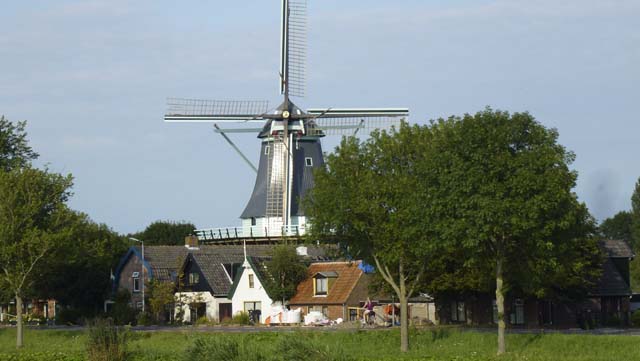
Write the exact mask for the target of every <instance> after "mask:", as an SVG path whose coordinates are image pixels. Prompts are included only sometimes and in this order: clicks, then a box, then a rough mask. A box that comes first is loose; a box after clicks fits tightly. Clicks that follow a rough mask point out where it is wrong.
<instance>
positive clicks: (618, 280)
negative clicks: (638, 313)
mask: <svg viewBox="0 0 640 361" xmlns="http://www.w3.org/2000/svg"><path fill="white" fill-rule="evenodd" d="M593 295H594V296H630V295H631V287H630V286H629V285H628V284H627V281H626V280H625V279H624V277H623V276H622V274H621V273H620V271H618V268H617V267H616V265H615V264H614V262H613V260H612V259H611V258H607V259H606V260H605V262H604V264H603V265H602V276H601V277H600V281H599V282H598V286H597V288H596V291H595V292H594V293H593Z"/></svg>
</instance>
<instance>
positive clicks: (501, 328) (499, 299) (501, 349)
mask: <svg viewBox="0 0 640 361" xmlns="http://www.w3.org/2000/svg"><path fill="white" fill-rule="evenodd" d="M502 263H503V260H502V258H500V257H498V260H497V262H496V306H498V355H502V354H504V353H505V344H504V333H505V322H504V293H503V277H502Z"/></svg>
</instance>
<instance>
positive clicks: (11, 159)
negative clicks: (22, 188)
mask: <svg viewBox="0 0 640 361" xmlns="http://www.w3.org/2000/svg"><path fill="white" fill-rule="evenodd" d="M26 125H27V123H26V122H18V123H16V124H13V123H12V122H10V121H9V120H8V119H6V118H5V117H4V116H0V171H4V172H8V171H10V170H12V169H19V168H23V167H26V166H28V165H29V164H31V161H32V160H34V159H36V158H38V153H36V152H34V151H33V149H31V147H30V146H29V144H28V142H27V133H26V131H25V127H26Z"/></svg>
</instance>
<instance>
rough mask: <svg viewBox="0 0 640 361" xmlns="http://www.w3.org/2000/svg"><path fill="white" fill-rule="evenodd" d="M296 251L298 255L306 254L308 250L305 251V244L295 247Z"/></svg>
mask: <svg viewBox="0 0 640 361" xmlns="http://www.w3.org/2000/svg"><path fill="white" fill-rule="evenodd" d="M296 253H297V254H298V256H308V255H309V252H307V247H305V246H299V247H298V248H296Z"/></svg>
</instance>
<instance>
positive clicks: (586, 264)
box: [421, 108, 601, 296]
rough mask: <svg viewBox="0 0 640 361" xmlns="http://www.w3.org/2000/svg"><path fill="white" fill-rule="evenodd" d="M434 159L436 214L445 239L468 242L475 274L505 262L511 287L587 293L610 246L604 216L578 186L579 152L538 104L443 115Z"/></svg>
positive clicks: (431, 210) (431, 191) (436, 126)
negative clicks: (597, 226) (531, 108)
mask: <svg viewBox="0 0 640 361" xmlns="http://www.w3.org/2000/svg"><path fill="white" fill-rule="evenodd" d="M430 128H431V129H432V132H433V141H432V142H431V148H430V149H429V150H428V152H429V154H430V155H431V156H430V158H431V159H430V161H429V162H428V163H427V165H428V167H427V168H425V169H423V170H422V171H421V174H422V175H423V176H424V177H428V178H431V179H432V181H430V182H426V184H427V185H428V186H429V188H427V189H425V192H426V193H427V194H428V195H429V199H430V200H431V202H429V203H426V205H425V209H426V211H427V214H426V219H429V222H430V223H431V224H432V226H433V227H435V228H436V230H437V234H438V238H439V239H440V240H442V241H444V242H447V243H450V244H454V245H456V248H457V247H460V248H461V249H464V250H465V251H466V257H461V258H460V259H462V260H464V266H465V267H470V268H471V269H476V272H475V273H474V274H480V275H482V274H489V275H492V274H495V267H496V266H495V265H496V262H497V261H498V260H502V261H503V262H504V267H505V272H504V275H505V281H506V282H507V284H508V287H510V288H511V289H514V288H519V289H520V290H522V291H524V292H526V293H528V294H535V295H538V296H548V295H558V294H561V293H562V291H566V290H568V289H573V290H576V289H577V290H579V291H580V293H581V294H583V295H584V294H585V293H586V291H587V290H588V288H589V287H590V286H591V285H592V284H593V281H594V280H595V279H596V278H597V276H598V271H599V269H600V264H601V254H600V253H599V251H598V247H597V243H596V240H595V238H594V237H592V234H593V233H594V222H593V219H592V218H591V216H590V215H589V213H588V211H587V209H586V206H585V205H584V204H581V203H579V202H578V200H577V197H576V195H575V194H574V193H573V192H572V189H573V187H574V186H575V182H576V178H577V174H576V173H575V172H573V171H571V170H570V169H569V164H571V163H572V161H573V159H574V155H573V153H571V152H568V151H567V150H566V149H565V148H564V147H563V146H562V145H560V144H558V142H557V139H558V133H557V131H556V130H553V129H546V128H545V127H544V126H542V125H541V124H540V123H538V122H537V121H536V120H535V119H534V118H533V117H532V116H531V115H530V114H528V113H514V114H513V115H511V114H509V113H508V112H502V111H493V110H491V109H489V108H487V109H486V110H485V111H482V112H479V113H476V114H475V115H468V114H467V115H465V116H464V117H462V118H459V117H451V118H449V119H447V120H444V119H440V120H438V121H437V122H433V123H432V125H431V127H430Z"/></svg>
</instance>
